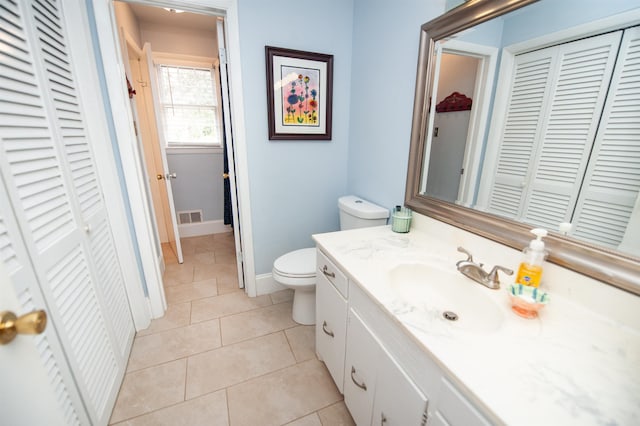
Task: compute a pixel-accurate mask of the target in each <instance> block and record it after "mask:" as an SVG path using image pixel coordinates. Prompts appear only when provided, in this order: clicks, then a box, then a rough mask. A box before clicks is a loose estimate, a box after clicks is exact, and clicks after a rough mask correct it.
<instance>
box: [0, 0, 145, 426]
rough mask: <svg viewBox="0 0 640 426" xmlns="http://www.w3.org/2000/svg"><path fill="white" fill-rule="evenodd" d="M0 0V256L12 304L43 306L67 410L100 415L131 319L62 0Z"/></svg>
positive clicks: (103, 416)
mask: <svg viewBox="0 0 640 426" xmlns="http://www.w3.org/2000/svg"><path fill="white" fill-rule="evenodd" d="M2 6H3V7H4V8H5V9H6V10H7V12H6V13H3V14H2V18H3V20H4V22H7V25H5V24H4V23H3V26H2V28H3V31H4V32H3V37H2V38H1V39H0V67H1V68H2V72H0V95H1V99H2V102H1V103H0V129H2V132H1V133H0V171H1V172H0V183H1V186H0V188H1V189H2V191H1V194H0V218H2V221H3V230H4V232H3V234H4V237H3V243H2V246H3V247H5V250H3V252H2V255H3V256H2V260H3V263H4V265H5V267H6V268H7V271H8V274H9V276H10V277H11V278H12V281H13V284H14V285H15V286H16V287H15V290H14V292H15V294H16V295H17V296H18V300H19V301H20V303H21V304H22V305H23V309H22V312H17V313H24V312H25V311H29V310H33V309H39V308H41V307H46V310H47V312H48V314H49V318H50V328H48V331H47V333H49V334H48V335H47V333H45V335H43V340H41V341H39V342H38V349H39V351H40V357H41V360H42V363H43V364H44V365H46V366H47V369H48V371H49V373H48V374H49V378H50V383H51V384H52V387H54V388H55V391H56V392H57V399H58V401H59V402H61V401H62V402H61V404H63V408H64V412H65V419H66V422H67V423H70V424H74V423H78V422H80V423H87V421H86V417H88V418H89V420H90V422H92V423H96V424H106V423H107V421H108V419H109V416H110V415H111V409H112V408H113V404H114V403H115V398H116V396H117V392H118V389H119V387H120V384H121V381H122V377H123V375H124V369H125V366H126V362H127V359H128V355H129V351H130V349H131V343H132V340H133V335H134V333H135V330H134V327H133V320H132V317H131V312H130V311H129V305H128V301H127V295H126V293H125V289H124V279H123V275H122V269H121V267H120V264H119V261H118V257H117V255H116V252H115V245H114V241H113V234H112V230H111V227H110V222H109V218H108V214H107V206H106V205H105V202H104V199H103V195H102V188H101V185H100V181H99V179H98V176H97V172H96V167H95V161H94V157H93V152H92V146H91V141H92V132H91V129H89V128H87V126H86V125H85V117H84V115H85V109H83V106H82V99H81V95H80V93H79V92H78V90H77V86H76V75H75V70H74V58H72V57H71V56H70V54H69V49H68V45H67V40H68V39H67V31H66V28H65V22H64V20H63V19H62V17H63V9H64V8H65V7H68V4H66V3H65V4H63V3H62V2H60V1H56V0H48V1H47V2H46V3H45V2H42V1H29V2H26V1H25V2H19V3H11V2H4V1H3V2H2ZM75 60H77V59H75ZM58 341H59V343H57V342H58ZM65 359H66V362H67V363H68V368H65V367H64V365H63V364H64V362H65V361H64V360H65ZM52 363H53V365H54V366H55V365H56V364H57V366H56V367H55V368H53V367H51V364H52ZM69 371H70V373H69ZM71 377H73V380H71V379H70V378H71ZM73 382H75V385H73ZM74 386H75V387H77V390H74V389H73V388H74ZM78 394H79V395H82V401H81V402H79V397H78V396H77V395H78ZM83 406H84V410H86V414H82V412H81V411H82V407H83Z"/></svg>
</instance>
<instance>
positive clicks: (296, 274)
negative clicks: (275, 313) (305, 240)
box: [272, 248, 316, 325]
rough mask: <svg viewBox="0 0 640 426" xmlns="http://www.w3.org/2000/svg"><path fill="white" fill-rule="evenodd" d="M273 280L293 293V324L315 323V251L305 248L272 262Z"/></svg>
mask: <svg viewBox="0 0 640 426" xmlns="http://www.w3.org/2000/svg"><path fill="white" fill-rule="evenodd" d="M272 272H273V279H274V280H276V282H278V283H280V284H282V285H283V286H284V287H287V288H290V289H292V290H293V291H294V293H293V313H292V317H293V320H294V321H295V322H297V323H298V324H303V325H313V324H315V323H316V249H315V248H305V249H301V250H295V251H292V252H289V253H287V254H284V255H282V256H280V257H279V258H277V259H276V261H275V262H273V271H272Z"/></svg>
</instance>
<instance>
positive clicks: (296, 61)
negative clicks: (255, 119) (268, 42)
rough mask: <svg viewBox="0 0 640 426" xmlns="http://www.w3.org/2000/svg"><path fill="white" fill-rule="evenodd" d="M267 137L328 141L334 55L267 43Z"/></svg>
mask: <svg viewBox="0 0 640 426" xmlns="http://www.w3.org/2000/svg"><path fill="white" fill-rule="evenodd" d="M265 54H266V64H267V104H268V105H267V109H268V116H269V139H270V140H331V112H332V98H333V55H325V54H322V53H311V52H303V51H300V50H291V49H282V48H279V47H272V46H266V47H265Z"/></svg>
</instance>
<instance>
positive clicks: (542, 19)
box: [502, 0, 638, 46]
mask: <svg viewBox="0 0 640 426" xmlns="http://www.w3.org/2000/svg"><path fill="white" fill-rule="evenodd" d="M637 8H638V0H607V1H590V2H588V3H587V2H585V1H584V0H562V1H561V2H560V1H558V0H542V1H540V2H539V3H534V4H532V5H530V6H528V7H527V9H528V10H527V13H526V14H525V13H522V14H520V13H517V14H514V16H513V17H511V18H508V19H505V23H504V35H503V39H502V42H503V44H502V45H503V46H509V45H511V44H514V43H518V42H520V41H524V40H528V39H530V38H534V37H539V36H541V35H543V34H548V33H552V32H555V31H560V30H563V29H565V28H570V27H574V26H576V25H580V24H584V23H585V22H590V21H593V20H596V19H600V18H602V17H605V16H612V15H616V14H618V13H622V12H625V11H628V10H631V9H637Z"/></svg>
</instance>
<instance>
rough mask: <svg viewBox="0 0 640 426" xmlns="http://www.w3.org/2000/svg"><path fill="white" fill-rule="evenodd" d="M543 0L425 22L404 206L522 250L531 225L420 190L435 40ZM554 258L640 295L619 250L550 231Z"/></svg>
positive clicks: (481, 4)
mask: <svg viewBox="0 0 640 426" xmlns="http://www.w3.org/2000/svg"><path fill="white" fill-rule="evenodd" d="M536 1H538V0H470V1H468V2H466V3H465V4H463V5H461V6H459V7H457V8H455V9H453V10H451V11H449V12H447V13H445V14H444V15H442V16H440V17H438V18H436V19H434V20H432V21H429V22H427V23H426V24H423V25H422V27H421V31H420V49H419V56H418V71H417V77H416V90H415V99H414V105H413V123H412V126H411V145H410V150H409V166H408V172H407V187H406V193H405V204H406V205H407V206H408V207H410V208H411V209H413V210H414V211H416V212H418V213H421V214H423V215H426V216H429V217H432V218H434V219H437V220H439V221H442V222H446V223H449V224H451V225H453V226H456V227H458V228H462V229H465V230H467V231H470V232H472V233H474V234H478V235H481V236H483V237H485V238H488V239H491V240H493V241H497V242H499V243H502V244H505V245H507V246H509V247H513V248H515V249H518V250H521V249H522V248H524V247H525V246H526V245H527V244H528V242H529V241H530V240H531V238H532V237H531V234H530V233H529V231H530V228H531V226H529V225H525V224H522V223H518V222H515V221H512V220H509V219H504V218H501V217H498V216H494V215H491V214H487V213H483V212H479V211H476V210H472V209H469V208H466V207H461V206H458V205H456V204H452V203H448V202H445V201H441V200H438V199H436V198H433V197H429V196H426V195H422V194H420V181H421V174H422V170H423V162H424V151H425V140H426V137H425V136H426V131H427V126H428V121H429V120H428V119H429V97H430V96H429V93H430V86H431V81H430V79H431V68H432V67H433V65H434V64H433V61H430V60H429V58H433V57H434V43H435V42H436V41H438V40H441V39H443V38H445V37H448V36H451V35H453V34H455V33H457V32H459V31H462V30H465V29H467V28H470V27H473V26H475V25H478V24H480V23H482V22H485V21H488V20H490V19H493V18H496V17H498V16H501V15H504V14H506V13H509V12H511V11H513V10H516V9H519V8H521V7H524V6H526V5H528V4H531V3H535V2H536ZM545 240H546V246H547V249H548V250H549V258H548V260H549V261H550V262H553V263H555V264H558V265H560V266H563V267H566V268H568V269H571V270H573V271H576V272H578V273H581V274H583V275H586V276H589V277H592V278H595V279H597V280H600V281H603V282H604V283H607V284H610V285H612V286H614V287H617V288H620V289H622V290H626V291H628V292H630V293H632V294H635V295H640V259H639V258H637V257H634V256H631V255H626V254H623V253H620V252H617V251H614V250H609V249H606V248H603V247H598V246H596V245H593V244H589V243H585V242H583V241H578V240H576V239H574V238H569V237H565V236H561V235H559V234H557V233H550V234H549V236H548V237H547V238H545Z"/></svg>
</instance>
